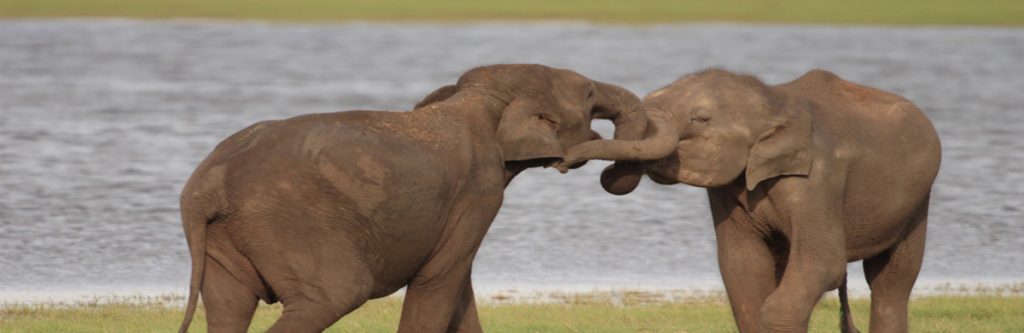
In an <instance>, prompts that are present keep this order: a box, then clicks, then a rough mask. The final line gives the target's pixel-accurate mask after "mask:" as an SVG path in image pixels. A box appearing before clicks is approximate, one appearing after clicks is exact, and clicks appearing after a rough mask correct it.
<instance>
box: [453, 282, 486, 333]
mask: <svg viewBox="0 0 1024 333" xmlns="http://www.w3.org/2000/svg"><path fill="white" fill-rule="evenodd" d="M471 275H472V274H471ZM448 331H449V332H459V333H481V332H483V328H482V327H481V326H480V317H479V316H478V314H477V312H476V297H475V296H474V295H473V283H472V278H470V279H467V280H466V284H465V286H464V287H463V291H462V298H461V300H460V303H459V305H458V307H456V311H455V314H454V316H452V320H451V322H449V323H448Z"/></svg>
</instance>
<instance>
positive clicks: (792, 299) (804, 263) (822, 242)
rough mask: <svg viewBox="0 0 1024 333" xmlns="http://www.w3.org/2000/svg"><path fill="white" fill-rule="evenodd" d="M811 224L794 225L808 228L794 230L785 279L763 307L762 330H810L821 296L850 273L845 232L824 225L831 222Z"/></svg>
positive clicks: (837, 285) (784, 274) (783, 277)
mask: <svg viewBox="0 0 1024 333" xmlns="http://www.w3.org/2000/svg"><path fill="white" fill-rule="evenodd" d="M816 223H817V222H816ZM795 224H796V223H795V222H794V225H795ZM809 224H813V223H805V224H804V225H802V226H800V227H796V226H795V227H794V229H797V228H804V229H803V230H797V231H794V235H793V237H792V238H791V239H790V248H789V258H788V260H787V263H786V268H785V272H784V273H783V275H782V280H781V281H780V282H779V286H778V288H776V289H775V291H773V292H772V293H771V295H769V296H768V299H766V300H765V303H764V306H763V307H762V308H761V325H760V327H761V329H760V331H761V332H807V325H808V321H809V320H810V317H811V312H812V311H813V310H814V306H815V305H816V304H817V303H818V300H819V299H820V298H821V295H822V294H824V293H825V292H826V291H828V290H832V289H835V288H837V287H839V285H840V284H841V283H842V280H843V277H844V276H845V275H846V248H845V242H844V239H843V236H842V232H841V231H833V230H829V229H828V228H822V227H821V225H822V224H827V223H820V224H813V225H814V226H812V227H808V225H809ZM808 229H809V230H808Z"/></svg>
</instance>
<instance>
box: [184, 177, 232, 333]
mask: <svg viewBox="0 0 1024 333" xmlns="http://www.w3.org/2000/svg"><path fill="white" fill-rule="evenodd" d="M193 199H196V198H194V197H188V196H185V195H183V196H182V198H181V223H182V226H183V227H184V229H185V239H186V241H187V242H188V249H189V254H190V255H191V257H192V276H191V278H190V280H189V287H188V303H187V304H188V306H187V308H186V309H185V319H184V320H182V322H181V326H180V327H179V328H178V332H179V333H185V332H188V327H189V325H190V324H191V323H192V317H193V315H195V312H196V306H197V304H198V303H199V293H200V290H202V287H203V273H204V269H205V267H206V225H207V224H209V223H210V222H212V221H215V220H217V219H219V218H220V216H221V215H220V213H218V212H216V211H212V212H211V211H206V210H203V209H201V207H202V205H196V203H195V202H193Z"/></svg>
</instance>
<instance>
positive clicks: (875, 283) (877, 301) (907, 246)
mask: <svg viewBox="0 0 1024 333" xmlns="http://www.w3.org/2000/svg"><path fill="white" fill-rule="evenodd" d="M927 212H928V205H927V204H925V205H924V207H923V208H922V209H921V210H920V211H919V212H918V213H917V214H916V215H915V216H914V217H913V220H912V221H911V229H910V232H909V233H908V234H907V237H906V238H904V239H903V240H901V241H900V242H899V243H896V245H894V246H893V247H892V248H890V249H889V250H887V251H885V252H883V253H882V254H879V255H877V256H875V257H871V258H868V259H865V260H864V276H865V278H867V281H868V285H869V286H870V287H871V330H870V331H871V332H907V330H908V327H907V315H908V313H907V311H908V310H907V305H908V302H909V300H910V291H911V289H913V288H914V281H915V280H917V273H918V272H919V271H920V270H921V260H922V259H923V257H924V243H925V230H926V228H927V224H928V218H927V215H928V213H927Z"/></svg>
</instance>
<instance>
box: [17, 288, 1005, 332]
mask: <svg viewBox="0 0 1024 333" xmlns="http://www.w3.org/2000/svg"><path fill="white" fill-rule="evenodd" d="M652 296H656V295H653V294H650V293H646V292H628V291H627V292H616V293H612V292H583V293H564V294H558V295H556V297H555V298H553V299H552V300H549V301H548V302H543V303H531V302H517V301H512V302H501V301H498V302H493V301H491V302H482V303H481V304H480V316H481V322H482V323H483V325H484V329H485V330H486V331H488V332H731V331H734V330H735V328H734V324H733V322H732V316H731V314H730V311H729V307H728V303H727V301H726V298H725V296H724V294H722V293H710V294H704V295H699V296H694V297H689V298H685V299H675V300H665V299H663V298H659V297H652ZM180 300H181V298H180V296H168V297H163V298H152V299H149V300H145V299H123V300H121V301H117V300H115V301H112V302H102V301H99V299H97V300H95V301H92V302H90V301H86V302H79V303H74V304H49V305H47V304H43V305H8V306H5V307H0V331H3V332H129V331H132V332H166V331H173V330H175V329H176V327H177V325H178V323H179V321H180V320H181V317H182V312H183V307H182V306H181V305H180V304H178V303H179V302H180ZM851 306H852V311H853V315H854V319H855V320H856V323H857V325H858V327H861V328H862V329H866V328H867V323H868V319H869V318H868V317H869V313H870V310H869V302H868V300H867V299H865V298H856V299H854V300H853V301H852V304H851ZM280 312H281V306H280V304H275V305H265V304H262V305H261V306H260V307H259V309H258V310H257V313H256V317H255V320H254V322H253V325H252V327H251V329H252V330H255V331H262V330H265V329H267V328H268V327H269V326H270V325H271V324H272V323H273V321H274V320H275V319H276V318H277V317H278V316H279V315H280ZM400 313H401V299H400V298H399V297H394V296H391V297H386V298H383V299H379V300H373V301H370V302H368V303H367V304H366V305H364V306H363V307H361V308H360V309H358V310H356V311H355V312H353V313H352V314H350V315H349V316H347V317H345V318H344V319H343V320H342V321H340V322H338V323H337V324H335V325H334V326H333V327H331V329H329V330H328V332H342V331H356V332H394V331H395V330H396V329H397V325H398V318H399V314H400ZM838 314H839V310H838V301H837V300H836V298H835V297H825V298H823V299H822V301H821V302H820V303H819V304H818V307H817V309H816V310H815V312H814V314H813V316H812V318H811V332H833V331H836V325H837V323H838ZM910 317H911V331H912V332H1012V331H1015V330H1019V329H1020V328H1021V327H1024V296H1021V295H1020V294H1019V293H1010V294H1009V295H1005V294H1003V295H1001V294H978V295H969V296H963V295H959V296H957V295H946V296H942V295H936V296H923V297H915V298H914V299H913V300H912V301H911V314H910ZM204 331H205V317H204V315H203V314H202V311H200V313H199V314H198V315H197V318H196V323H194V324H193V332H204Z"/></svg>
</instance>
